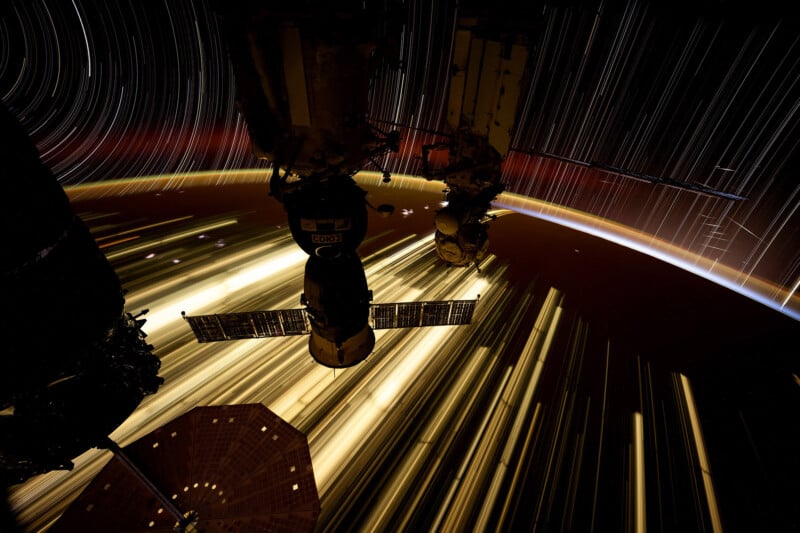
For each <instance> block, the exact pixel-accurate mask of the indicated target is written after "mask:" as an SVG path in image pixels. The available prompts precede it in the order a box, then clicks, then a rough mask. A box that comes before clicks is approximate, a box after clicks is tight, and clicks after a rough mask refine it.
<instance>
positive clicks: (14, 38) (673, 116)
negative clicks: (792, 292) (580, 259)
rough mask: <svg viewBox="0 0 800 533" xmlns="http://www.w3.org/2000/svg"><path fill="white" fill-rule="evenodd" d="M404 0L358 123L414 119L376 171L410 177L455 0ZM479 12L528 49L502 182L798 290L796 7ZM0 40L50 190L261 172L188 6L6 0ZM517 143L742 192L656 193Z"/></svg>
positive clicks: (582, 5)
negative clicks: (730, 195)
mask: <svg viewBox="0 0 800 533" xmlns="http://www.w3.org/2000/svg"><path fill="white" fill-rule="evenodd" d="M404 6H405V7H404V9H405V13H406V14H407V21H406V22H405V24H404V25H403V33H402V35H401V43H400V45H399V47H398V52H397V53H398V57H397V58H396V59H397V61H396V63H397V64H399V65H402V68H401V69H399V70H398V69H391V68H385V69H383V70H382V71H381V73H380V75H379V77H378V79H376V80H375V82H374V83H373V86H372V88H371V93H370V97H371V109H372V112H371V114H370V116H371V118H372V119H374V120H376V121H379V124H380V123H385V122H389V123H399V124H403V125H406V126H411V127H412V128H411V129H409V128H407V127H401V128H400V129H401V132H402V133H403V136H404V142H403V143H402V145H401V150H400V152H399V154H397V155H396V156H395V155H392V156H386V157H385V158H384V160H383V161H382V164H383V165H385V166H386V167H387V168H388V169H389V170H391V171H393V172H398V173H402V174H415V173H417V172H418V171H419V164H418V161H417V159H416V157H417V156H418V154H419V148H420V146H421V145H422V144H425V143H429V142H432V141H433V140H434V139H436V137H434V136H433V135H431V134H430V133H425V132H426V131H429V130H438V131H441V130H442V128H443V124H444V112H445V105H446V94H447V90H446V88H447V73H448V72H449V61H450V60H449V57H450V52H451V46H450V42H451V38H452V32H453V24H454V21H455V19H456V16H457V10H456V9H455V7H454V3H453V2H449V1H437V2H419V1H412V2H408V3H406V4H404ZM501 7H502V6H501ZM509 9H510V8H509ZM494 11H495V12H496V15H497V16H503V15H508V16H509V20H510V21H512V22H513V23H514V24H517V25H522V26H523V27H525V28H526V30H527V31H528V32H529V34H530V36H531V49H532V50H533V52H534V53H533V56H532V57H533V62H532V66H531V76H530V81H529V84H528V86H527V87H526V93H525V94H524V100H523V104H522V109H521V112H520V118H519V120H518V121H517V122H518V127H517V128H516V130H515V132H514V139H513V144H514V145H515V146H516V147H517V148H518V149H519V150H520V151H519V152H512V153H511V155H510V157H509V158H508V160H507V161H506V164H505V166H504V181H505V183H506V184H507V186H508V189H509V190H510V191H512V192H516V193H520V194H523V195H526V196H531V197H534V198H538V199H541V200H544V201H548V202H552V203H557V204H560V205H564V206H566V207H571V208H575V209H580V210H583V211H586V212H588V213H591V214H594V215H597V216H601V217H603V218H607V219H610V220H615V221H618V222H621V223H624V224H626V225H629V226H632V227H636V228H639V229H642V230H644V231H646V232H648V233H652V234H654V235H655V236H656V237H658V238H659V239H663V240H666V241H669V242H672V243H674V244H675V245H677V246H680V247H683V248H686V249H687V250H690V251H692V252H694V253H699V254H701V255H703V256H704V257H706V258H708V259H710V260H712V261H718V262H721V263H724V264H727V265H729V266H730V267H732V268H735V269H738V270H741V272H742V273H743V276H745V277H747V276H749V275H755V276H757V277H760V278H765V279H769V280H772V281H775V282H776V283H778V284H779V285H782V286H785V287H796V286H797V284H798V283H800V252H798V250H800V246H797V243H798V242H800V212H799V208H800V189H798V187H797V182H798V175H799V174H800V170H798V169H799V168H800V157H798V143H799V142H800V134H798V124H800V120H798V118H799V117H798V112H800V82H798V80H800V39H798V37H797V35H799V34H800V33H799V32H798V26H799V25H798V21H797V19H796V18H794V17H791V16H789V15H787V14H786V13H783V12H769V11H768V10H766V8H765V10H763V11H762V12H759V13H752V12H750V11H748V12H742V11H737V9H736V8H735V7H732V6H727V7H726V8H725V9H722V8H720V10H719V11H715V9H714V7H713V6H712V5H711V4H709V5H707V6H705V7H700V8H697V9H696V10H694V11H692V10H691V9H682V10H662V9H660V8H658V7H653V6H650V5H645V4H638V3H630V4H628V5H626V6H624V7H620V6H616V5H611V4H607V3H604V2H597V3H594V2H578V3H568V4H567V5H561V4H559V3H555V4H553V5H549V4H547V3H543V4H540V5H533V6H531V7H529V8H526V9H525V10H524V11H522V12H519V13H515V12H512V11H510V10H503V9H501V8H498V9H495V10H494ZM0 36H1V37H2V42H3V46H2V47H0V94H2V98H3V100H4V101H5V102H6V103H7V104H8V105H9V106H10V108H11V109H12V111H14V112H15V113H16V114H17V115H18V116H19V117H20V118H21V119H22V121H23V123H24V125H25V126H26V128H27V129H28V130H29V132H30V133H31V135H32V136H33V137H34V139H35V140H36V142H37V144H38V146H39V149H40V151H41V153H42V155H43V157H44V161H45V163H46V164H48V165H49V166H50V167H51V168H52V169H53V170H54V171H55V172H56V174H57V175H58V177H59V179H60V180H61V181H62V183H80V182H84V181H97V180H104V179H109V178H119V177H121V176H145V175H159V174H165V173H176V174H177V173H182V172H188V171H196V170H202V169H225V168H241V167H246V166H261V167H263V166H265V165H264V163H263V162H258V161H256V160H254V159H253V157H252V156H251V155H250V153H249V148H248V140H247V133H246V127H245V125H244V124H243V122H242V120H241V118H240V117H239V115H238V113H237V111H236V107H235V103H234V98H235V87H234V83H233V78H232V74H231V68H230V65H229V64H228V62H227V56H226V52H225V50H224V48H223V45H222V43H221V39H220V35H219V28H218V25H217V22H216V19H215V17H214V14H213V13H212V12H211V10H210V9H209V6H208V4H207V3H206V2H204V1H196V2H192V1H189V0H176V1H169V2H166V1H161V2H144V3H143V2H134V1H132V0H130V1H119V2H102V1H99V0H71V1H70V2H45V1H43V0H34V1H30V2H29V1H22V0H13V1H11V2H10V4H9V5H7V6H6V8H5V11H4V12H3V13H2V19H0ZM566 36H569V38H566ZM384 126H386V125H385V124H384ZM386 127H388V126H386ZM440 139H441V138H440ZM529 151H533V152H540V151H544V152H549V153H556V154H559V155H562V156H565V157H571V158H575V159H584V160H595V161H601V162H603V163H605V164H608V165H614V166H618V167H626V168H630V169H632V170H636V171H639V172H644V173H647V174H651V175H660V176H665V177H669V178H673V179H677V180H684V181H689V182H698V183H703V184H706V185H709V186H712V187H717V188H721V189H724V190H727V191H730V192H735V193H738V194H742V195H744V196H747V197H748V200H746V201H742V202H729V201H725V200H720V199H712V198H706V197H703V196H698V195H696V194H693V193H687V192H679V191H676V190H673V189H668V188H660V187H654V186H652V185H647V184H642V183H637V182H634V181H632V180H629V179H624V178H619V177H614V176H607V175H601V174H599V173H598V172H596V171H593V170H591V169H585V168H576V167H575V166H572V165H570V164H568V163H563V162H555V161H551V160H546V159H542V158H540V157H537V156H535V155H529V154H528V153H527V152H529Z"/></svg>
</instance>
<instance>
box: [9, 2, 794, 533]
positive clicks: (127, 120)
mask: <svg viewBox="0 0 800 533" xmlns="http://www.w3.org/2000/svg"><path fill="white" fill-rule="evenodd" d="M467 3H469V2H467ZM475 4H476V5H478V4H481V2H475ZM487 4H488V3H487ZM513 4H514V3H512V2H508V3H506V2H503V1H500V2H493V3H491V9H492V12H493V16H495V17H496V19H497V20H498V23H500V24H506V25H509V27H511V26H513V27H515V28H518V29H520V31H523V32H524V33H525V34H526V35H527V36H528V48H529V51H530V55H529V57H530V65H529V67H530V68H529V72H528V75H527V77H526V78H525V85H524V87H523V96H522V100H521V104H520V111H519V115H518V118H517V121H516V127H515V129H514V131H513V132H512V141H511V144H512V149H511V151H510V154H509V155H508V157H507V158H506V160H505V161H504V163H503V167H502V168H503V183H504V185H505V187H506V191H508V192H509V193H512V194H504V195H501V196H499V197H498V198H497V199H496V201H495V202H494V204H493V206H494V208H495V209H496V210H497V211H496V213H498V214H499V215H500V216H498V217H497V219H496V220H494V221H493V222H492V223H491V230H490V233H491V238H492V247H490V252H496V254H494V253H493V254H492V255H490V257H489V258H488V259H487V260H486V261H485V262H484V263H482V264H481V272H478V271H476V270H472V269H448V268H444V267H443V266H442V264H441V261H439V260H438V259H437V258H436V254H435V252H434V245H433V235H432V231H433V225H432V222H431V221H432V211H433V210H435V209H436V207H437V205H439V202H440V201H441V200H442V194H441V189H442V184H441V183H440V182H432V181H425V180H424V179H421V178H420V179H413V178H405V177H402V176H419V175H420V172H421V162H420V153H421V147H422V146H423V145H426V144H431V143H434V142H441V141H442V140H444V139H445V138H446V137H445V135H444V129H445V126H446V114H447V95H448V83H449V77H450V71H451V68H452V65H451V60H450V57H451V54H452V40H453V35H454V31H455V24H456V19H457V16H458V15H459V13H460V11H459V9H460V8H459V6H458V5H457V2H455V1H452V0H441V1H440V0H437V1H433V2H423V1H420V0H408V1H405V2H399V5H400V6H401V8H400V10H399V13H400V14H401V15H402V18H401V19H398V20H401V28H402V31H401V33H400V36H399V42H397V43H393V46H392V47H390V48H389V50H391V53H392V54H395V55H394V56H392V57H389V58H388V61H386V64H384V65H382V66H381V67H380V69H379V71H378V75H377V77H376V78H375V79H374V80H372V81H371V85H370V90H369V98H370V103H369V104H370V107H369V109H370V111H369V116H368V117H367V118H368V120H369V121H370V122H371V123H372V124H374V125H376V126H377V127H380V128H381V129H384V130H390V129H392V128H396V129H397V130H398V131H399V132H400V134H401V141H400V147H399V151H398V152H397V153H394V154H385V155H383V156H381V157H380V158H377V160H376V161H375V162H372V163H366V164H365V170H367V171H370V170H376V169H377V166H376V163H377V164H380V165H381V167H382V168H385V169H386V170H388V171H389V172H391V173H392V174H393V175H394V176H395V179H393V182H392V183H391V184H388V185H384V184H382V183H381V182H380V179H379V177H378V175H377V174H372V173H369V172H365V173H362V174H359V175H358V177H359V182H360V183H361V184H363V185H364V186H365V187H368V188H369V191H370V196H369V199H370V201H371V202H373V204H374V205H379V203H381V202H384V201H385V202H391V203H396V204H397V205H396V207H397V208H398V210H397V212H395V214H394V215H393V216H392V217H391V218H388V219H383V218H380V217H378V216H377V215H376V214H375V213H374V212H371V213H370V233H369V234H368V236H367V238H366V240H365V242H364V244H363V245H362V247H361V248H360V249H359V254H360V255H361V257H362V261H363V263H364V267H365V272H366V275H367V279H368V281H369V288H370V289H371V290H372V291H373V293H374V301H375V302H376V303H380V302H391V301H408V300H415V301H422V300H434V299H461V298H476V297H477V296H478V295H480V299H479V303H478V305H477V307H476V317H475V320H474V322H473V324H471V325H469V326H465V327H455V326H445V327H437V328H429V329H428V330H422V329H420V330H413V331H410V330H391V331H380V332H376V345H375V350H374V352H373V353H372V354H371V355H370V356H369V358H368V359H367V361H366V362H364V363H363V364H360V365H357V366H355V367H353V368H350V369H346V370H342V371H339V370H337V371H336V372H334V371H333V370H331V369H329V368H325V367H322V366H320V365H318V364H316V363H315V362H314V361H313V359H312V358H311V356H310V355H309V352H308V346H307V342H308V341H307V337H299V338H298V337H295V338H287V339H261V340H246V341H236V342H233V343H217V344H214V343H211V344H205V345H200V344H197V343H196V342H195V339H194V338H193V337H192V334H191V331H190V329H189V328H188V326H187V325H186V324H185V322H184V321H183V320H182V319H181V311H186V312H187V313H190V314H192V313H194V314H198V313H214V312H220V313H222V312H239V311H244V310H255V309H287V308H294V307H297V305H298V299H299V296H300V293H301V292H302V286H303V263H304V261H305V259H306V257H307V256H306V254H305V253H304V252H303V251H302V250H301V249H300V248H299V247H298V246H297V244H296V243H294V242H293V241H292V237H291V234H290V232H289V229H288V227H287V225H286V213H285V212H284V211H283V209H282V208H281V206H280V205H279V204H277V203H276V202H275V201H274V199H272V198H270V197H269V195H268V186H267V183H268V181H269V178H268V176H269V174H270V170H269V163H268V162H266V161H263V160H259V159H256V158H255V157H254V156H253V155H252V153H251V147H250V140H249V137H248V127H247V124H246V123H245V121H244V119H243V117H242V115H240V113H239V111H238V109H237V103H236V84H235V80H234V76H233V67H232V65H231V63H230V61H229V58H228V53H227V50H226V49H225V44H224V40H223V36H222V31H221V27H220V23H219V20H218V19H217V16H216V14H215V13H214V10H213V8H212V5H213V2H211V0H158V1H153V2H150V1H148V2H140V1H136V0H115V1H112V2H107V1H101V0H69V1H61V2H53V1H47V0H10V1H8V2H5V3H4V4H3V6H2V7H0V98H2V100H3V102H4V103H5V104H6V106H7V107H8V108H9V109H10V111H11V112H12V114H14V115H15V116H17V117H18V118H19V120H20V122H21V123H22V125H23V126H24V128H25V130H26V131H27V132H28V134H29V135H30V137H31V138H32V139H33V141H34V142H35V143H36V146H37V148H38V150H39V152H40V155H41V158H42V161H43V162H44V164H45V165H46V166H48V167H49V168H50V169H51V170H52V172H53V173H54V174H55V176H56V178H57V179H58V181H59V182H60V183H61V184H62V185H63V186H64V187H65V189H66V190H67V191H68V194H69V197H70V200H71V202H72V204H73V206H74V208H75V210H76V212H77V213H78V214H79V215H80V217H81V218H82V219H83V220H84V221H86V223H87V224H88V225H89V227H90V229H91V232H92V234H93V236H94V237H95V239H96V240H97V243H98V245H99V247H100V249H101V251H102V252H103V253H104V254H105V256H106V257H107V258H108V260H109V261H110V262H111V264H112V265H113V267H114V270H115V272H116V273H117V275H118V276H119V277H120V279H121V281H122V283H123V286H124V287H125V289H126V290H127V291H128V292H127V294H126V296H125V299H126V308H127V309H129V310H130V311H132V312H138V311H139V310H141V309H144V308H149V309H150V312H149V314H148V315H147V324H146V327H145V329H146V331H147V333H148V341H149V342H150V343H152V344H153V345H154V346H155V347H156V352H157V354H158V356H159V358H160V359H161V361H162V367H161V372H160V375H161V376H162V377H164V380H165V382H164V385H163V386H162V387H161V389H160V390H159V391H158V392H157V393H156V394H154V395H152V396H149V397H147V398H146V399H145V400H144V401H143V402H142V404H141V405H140V406H139V408H138V409H137V410H136V411H135V412H134V413H133V414H132V415H131V416H130V417H129V418H128V419H127V420H126V421H125V423H124V424H123V425H122V426H120V427H119V428H118V429H117V430H116V431H115V432H114V434H113V435H112V437H113V438H114V439H115V440H116V441H117V442H119V443H120V445H123V446H124V445H126V444H129V443H130V442H133V441H134V440H135V439H136V438H138V437H140V436H142V435H144V434H146V433H147V432H149V431H151V430H153V429H155V428H156V427H159V426H160V425H163V424H164V423H166V422H167V421H169V420H172V419H174V418H175V417H177V416H178V415H180V414H182V413H184V412H185V411H186V410H188V409H190V408H191V407H193V406H195V405H205V404H224V403H248V402H262V403H263V404H264V405H266V406H268V407H269V408H270V409H272V410H273V411H274V412H276V413H277V414H278V415H280V416H281V417H283V418H285V419H286V420H287V421H288V422H290V423H291V424H292V425H294V426H295V427H297V428H298V429H300V430H301V431H303V432H304V433H306V434H307V435H308V438H309V445H310V449H311V455H312V460H313V466H314V470H315V475H316V481H317V486H318V490H319V494H320V499H321V503H322V513H321V516H320V522H319V524H320V526H319V528H318V529H320V530H342V529H351V530H364V531H366V530H378V531H381V530H412V531H414V530H443V531H459V530H468V529H471V528H474V529H478V530H480V529H486V530H517V529H520V528H522V529H526V530H535V531H644V530H646V529H650V530H654V531H676V530H679V531H715V532H717V531H722V530H723V527H724V528H725V529H729V528H730V529H734V530H736V529H738V528H744V529H745V530H747V529H748V528H749V529H755V528H761V527H762V526H764V527H766V526H773V527H783V528H791V527H798V523H797V518H796V517H797V516H798V515H797V512H798V503H797V502H798V501H800V500H798V498H797V495H798V494H800V486H799V485H798V481H797V479H796V474H797V471H798V463H797V460H796V458H795V457H796V452H795V451H794V449H793V448H792V446H793V445H794V444H796V443H797V442H800V435H798V432H797V429H795V427H796V424H795V423H794V421H793V418H792V415H793V414H795V413H796V412H795V411H794V409H795V407H796V406H797V405H800V404H798V397H797V394H798V388H797V380H798V378H797V375H798V372H800V369H798V368H797V367H796V355H795V356H792V354H793V348H792V346H793V345H795V344H796V339H797V336H796V333H797V331H798V329H797V325H798V317H800V294H798V291H800V245H798V243H800V157H799V156H800V150H799V148H800V131H798V125H799V124H800V116H799V115H800V31H798V30H800V23H799V21H798V19H797V18H796V17H794V16H790V15H789V14H788V13H784V12H782V11H766V9H767V8H766V7H764V8H763V9H764V10H763V11H760V12H756V11H754V10H755V7H754V8H753V10H748V11H746V12H745V11H740V10H738V9H737V8H734V7H732V6H728V5H726V3H724V2H715V1H707V2H700V3H699V4H698V5H696V6H694V7H691V8H688V7H685V8H683V9H680V10H678V9H677V8H672V9H666V8H661V7H656V6H652V5H650V3H644V2H635V1H634V2H627V3H624V4H622V3H616V2H605V1H598V2H584V1H580V2H569V1H567V2H564V1H555V2H535V3H533V4H532V5H530V6H528V7H525V8H520V7H517V6H513ZM487 9H489V7H487ZM390 22H397V21H387V25H388V24H389V23H390ZM543 154H556V155H558V156H559V157H560V158H561V160H557V159H553V158H548V157H545V156H544V155H543ZM565 158H570V159H575V160H580V161H586V162H590V161H593V162H599V163H601V164H604V165H608V166H614V167H620V168H625V169H629V170H630V171H632V172H634V173H640V174H649V175H654V176H662V177H665V178H668V179H670V180H676V181H678V182H686V183H697V184H701V185H704V186H707V187H712V188H715V189H719V190H722V191H726V192H730V193H733V194H736V195H741V196H743V197H745V199H744V200H739V201H735V200H728V199H723V198H718V197H712V196H706V195H702V194H698V193H695V192H690V191H687V190H679V189H675V188H669V187H664V186H659V185H653V184H651V183H645V182H640V181H636V180H633V179H630V178H626V177H622V176H619V175H615V174H613V173H608V172H601V171H599V170H597V169H595V168H588V167H586V166H580V165H574V164H570V163H569V162H568V161H565V160H564V159H565ZM2 179H4V180H5V179H21V177H18V176H2ZM412 194H413V195H415V196H412ZM411 198H413V200H412V199H411ZM522 219H525V220H526V221H527V222H520V220H522ZM534 220H535V222H532V221H534ZM553 223H555V224H553ZM536 224H538V225H536ZM555 225H558V228H559V229H555V228H556V226H555ZM521 227H524V228H528V229H530V228H532V229H530V232H521V230H520V229H519V228H521ZM542 228H547V229H542ZM571 230H578V231H580V232H581V233H582V234H583V235H584V237H580V238H577V237H573V236H572V235H573V234H572V233H567V232H568V231H571ZM526 231H527V229H526ZM556 235H557V236H558V237H556ZM590 236H591V237H590ZM595 237H599V238H602V240H603V242H606V244H609V243H616V244H619V245H621V246H620V247H619V249H617V248H610V247H608V248H600V246H599V245H597V244H596V243H595V241H593V240H591V239H594V238H595ZM559 238H561V240H559ZM596 242H600V239H597V241H596ZM562 244H563V247H562V246H561V245H562ZM494 246H496V247H497V250H494V249H493V247H494ZM609 246H611V244H609ZM623 247H624V248H625V254H627V255H624V254H623V253H622V252H620V251H619V250H621V249H623ZM630 250H635V251H636V252H640V253H641V255H645V254H646V255H647V256H648V257H647V259H646V260H645V259H641V260H640V259H638V258H636V257H634V253H633V252H630ZM525 253H527V254H528V257H527V258H525V257H522V256H524V255H525ZM512 256H513V257H514V260H512V259H510V257H512ZM653 258H655V259H653ZM640 261H641V262H640ZM660 262H665V263H666V262H668V263H670V264H671V265H674V266H678V267H680V268H681V269H683V270H685V271H688V273H690V274H692V275H694V274H696V275H697V276H698V277H699V276H702V277H703V278H705V279H710V280H712V281H714V282H715V283H717V284H719V285H722V286H724V287H726V289H724V291H725V294H727V293H728V292H730V293H731V294H733V293H736V294H735V296H736V297H739V296H740V295H744V296H746V297H747V298H749V299H750V300H754V301H755V302H751V301H748V303H747V306H746V307H745V306H743V307H741V309H742V311H741V312H739V310H738V309H739V308H738V307H737V309H736V310H735V309H734V308H733V303H732V302H733V301H734V300H731V299H728V298H732V297H729V296H725V295H723V292H721V291H722V290H723V289H720V288H719V287H716V288H715V289H714V290H716V291H717V292H714V290H710V289H709V290H708V292H706V287H705V286H702V287H701V286H700V285H699V282H697V283H695V282H691V281H687V280H689V279H690V277H693V276H690V275H686V277H681V278H679V279H680V281H674V282H667V281H665V280H666V279H667V278H668V277H669V276H668V275H667V274H664V273H663V272H661V271H660V270H659V267H658V266H656V263H660ZM664 268H666V267H664ZM682 274H685V273H682ZM615 275H619V276H625V277H626V278H630V285H631V286H632V287H634V288H633V289H631V290H630V291H627V292H626V291H625V290H623V289H621V288H620V286H621V283H618V280H617V279H616V278H615ZM570 276H573V277H576V278H577V279H574V280H571V281H570ZM676 279H677V278H676ZM701 289H702V290H701ZM583 293H587V294H588V293H591V294H592V295H593V296H594V295H599V296H597V300H598V301H599V302H600V303H597V304H596V306H595V307H591V306H590V309H589V310H588V311H587V312H586V314H582V313H581V312H580V310H579V306H578V305H576V302H579V301H580V302H584V300H582V297H583ZM701 294H702V295H703V296H698V295H701ZM706 294H710V295H711V296H708V297H706V296H705V295H706ZM586 298H587V299H588V298H589V296H586ZM698 298H700V300H698ZM706 298H707V299H706ZM736 302H737V305H738V300H736ZM751 304H752V306H751ZM609 310H610V311H609ZM768 313H770V315H769V318H767V319H764V316H765V315H766V314H768ZM771 313H774V314H775V315H778V318H775V317H773V315H772V314H771ZM598 317H600V320H598ZM620 324H627V325H626V326H620ZM748 330H752V331H754V332H756V333H754V334H753V335H752V336H748V335H747V334H746V332H747V331H748ZM773 356H774V358H773ZM781 358H783V359H781ZM784 359H788V360H790V365H783V363H784V362H785V361H784ZM773 362H774V363H778V362H780V363H781V365H778V364H775V365H774V366H773V365H772V364H771V363H773ZM787 366H791V368H792V372H795V373H794V374H791V372H787V371H786V368H787ZM791 377H793V379H794V381H791V380H789V378H791ZM787 380H789V381H787ZM787 391H788V392H787ZM785 398H789V399H790V401H786V400H785ZM775 435H778V437H777V438H776V439H775V440H770V439H771V437H774V436H775ZM781 437H783V438H781ZM108 456H109V453H108V452H107V451H101V450H98V449H91V450H89V451H88V452H86V453H84V454H83V455H81V456H80V457H78V458H77V459H76V460H75V464H76V466H75V469H74V470H72V471H69V472H67V471H55V472H50V473H48V474H45V475H42V476H37V477H35V478H33V479H31V480H29V481H28V482H26V483H24V484H22V485H19V486H17V487H14V488H13V489H12V491H11V496H10V503H11V506H12V508H13V509H14V511H16V512H18V513H19V516H18V518H19V522H20V524H21V525H22V526H23V527H24V529H25V531H45V530H46V529H47V528H48V527H49V526H50V525H51V524H52V523H53V522H54V521H55V520H56V519H57V518H58V516H59V514H60V513H61V512H62V511H63V509H64V508H65V507H66V506H67V505H68V504H69V502H70V501H72V499H74V498H75V496H76V495H77V494H78V493H79V492H80V490H81V488H82V487H83V486H84V485H85V484H86V483H88V481H89V480H90V479H91V478H92V477H93V476H94V475H95V474H96V473H97V472H98V471H99V470H100V468H102V466H103V464H104V463H105V462H106V461H107V460H108ZM742 457H745V458H747V461H741V458H742ZM792 476H795V477H792Z"/></svg>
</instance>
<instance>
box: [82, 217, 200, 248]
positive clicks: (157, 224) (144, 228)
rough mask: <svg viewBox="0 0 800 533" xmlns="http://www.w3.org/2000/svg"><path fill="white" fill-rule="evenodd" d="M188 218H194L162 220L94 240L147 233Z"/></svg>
mask: <svg viewBox="0 0 800 533" xmlns="http://www.w3.org/2000/svg"><path fill="white" fill-rule="evenodd" d="M190 218H194V215H186V216H183V217H178V218H172V219H170V220H162V221H161V222H155V223H153V224H148V225H146V226H137V227H135V228H133V229H129V230H125V231H120V232H117V233H114V234H113V235H105V236H103V237H97V238H96V240H97V241H98V242H99V241H103V240H107V239H113V238H114V237H119V236H122V235H128V234H130V233H142V232H144V231H147V230H149V229H153V228H159V227H161V226H166V225H167V224H172V223H174V222H183V221H184V220H188V219H190Z"/></svg>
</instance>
